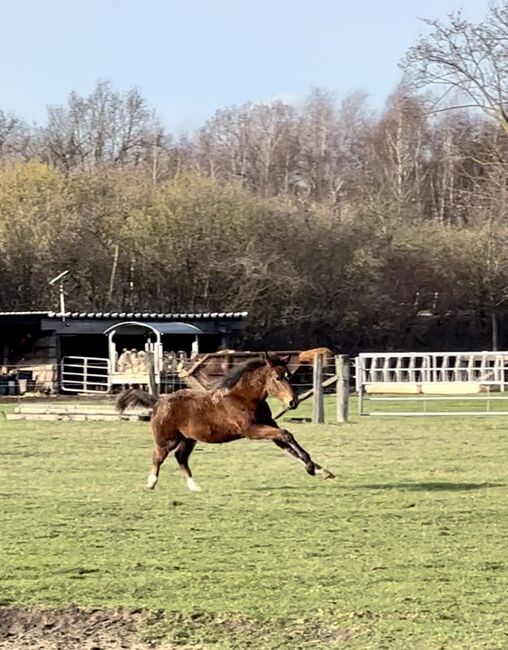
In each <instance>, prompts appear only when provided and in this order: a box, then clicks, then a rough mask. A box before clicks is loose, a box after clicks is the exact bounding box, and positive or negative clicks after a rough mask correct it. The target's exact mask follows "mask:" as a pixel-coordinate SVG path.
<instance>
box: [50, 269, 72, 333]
mask: <svg viewBox="0 0 508 650" xmlns="http://www.w3.org/2000/svg"><path fill="white" fill-rule="evenodd" d="M68 275H69V271H68V270H65V271H62V272H61V273H59V274H58V275H57V276H56V277H54V278H53V279H52V280H50V281H49V284H50V285H51V286H53V285H55V284H56V283H57V282H58V283H59V285H60V312H61V313H62V321H63V322H64V323H65V294H64V288H63V283H64V280H65V278H66V277H67V276H68Z"/></svg>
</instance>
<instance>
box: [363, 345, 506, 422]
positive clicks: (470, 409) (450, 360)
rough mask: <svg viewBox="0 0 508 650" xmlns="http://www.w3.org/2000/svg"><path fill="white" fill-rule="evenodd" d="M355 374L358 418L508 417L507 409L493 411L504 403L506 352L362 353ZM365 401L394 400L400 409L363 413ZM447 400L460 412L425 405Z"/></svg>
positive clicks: (365, 405)
mask: <svg viewBox="0 0 508 650" xmlns="http://www.w3.org/2000/svg"><path fill="white" fill-rule="evenodd" d="M355 371H356V390H357V393H358V411H359V415H508V411H507V410H506V406H505V408H504V409H503V410H501V409H499V408H497V405H501V404H502V402H503V400H504V401H505V404H506V400H508V394H507V393H505V390H506V388H507V387H508V351H504V352H427V353H415V352H401V353H396V352H388V353H362V354H360V355H359V356H358V357H357V358H356V359H355ZM368 402H377V403H380V402H384V403H389V402H396V403H398V405H399V406H402V407H403V409H397V410H395V409H389V410H388V411H383V410H367V403H368ZM447 402H449V403H455V404H457V406H458V407H459V408H460V409H461V410H456V409H453V410H452V411H450V410H448V411H446V410H441V409H438V408H433V409H432V410H431V409H430V408H429V407H428V405H429V403H434V404H435V407H437V406H438V404H439V403H441V404H442V405H443V406H447V404H446V403H447ZM461 402H462V404H460V405H459V403H461ZM408 403H412V404H413V407H414V405H415V404H418V403H419V405H420V408H421V410H418V411H414V410H412V409H408V408H407V404H408ZM475 403H476V404H475ZM477 404H481V405H484V406H485V409H484V410H477V409H476V405H477ZM473 405H475V406H473ZM495 405H496V406H495ZM461 407H462V408H461Z"/></svg>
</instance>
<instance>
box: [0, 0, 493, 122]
mask: <svg viewBox="0 0 508 650" xmlns="http://www.w3.org/2000/svg"><path fill="white" fill-rule="evenodd" d="M487 5H488V2H487V0H425V1H423V0H419V1H416V0H385V1H384V2H382V1H380V0H363V1H362V0H348V1H345V0H307V1H305V2H304V1H303V0H250V1H249V0H178V1H177V0H0V16H1V37H0V108H2V109H3V110H11V111H14V112H16V113H18V114H20V115H22V116H24V117H25V118H26V119H29V120H38V121H42V120H43V119H44V116H45V111H46V106H47V105H48V104H62V103H64V102H65V99H66V97H67V95H68V94H69V92H70V91H71V90H72V89H74V90H77V91H78V92H80V93H87V92H89V91H90V90H91V89H92V88H93V86H94V84H95V82H96V80H97V79H109V80H111V81H112V83H113V85H114V86H115V88H117V89H122V90H125V89H128V88H130V87H132V86H137V87H139V88H140V89H141V91H142V93H143V94H144V96H145V97H146V98H147V99H148V100H149V102H150V104H151V105H152V106H153V107H154V108H155V110H156V111H157V112H158V113H159V115H160V116H161V118H162V120H163V123H164V124H165V125H166V126H167V127H169V128H170V129H173V130H179V129H187V128H191V127H193V126H196V125H198V124H199V123H200V122H201V121H202V120H204V119H206V118H207V117H209V116H210V115H212V114H213V112H214V111H215V110H216V109H218V108H222V107H224V106H229V105H233V104H241V103H244V102H246V101H249V100H253V101H267V100H270V99H274V98H281V99H286V100H289V101H294V102H298V101H299V100H300V99H302V98H303V97H304V96H305V94H306V93H307V92H308V90H309V89H310V88H311V87H312V86H319V87H322V88H326V89H327V90H331V91H334V92H336V93H337V96H338V97H341V96H343V95H345V94H347V93H349V92H352V91H355V90H363V91H365V92H367V93H368V94H369V96H370V99H371V101H372V103H373V104H374V105H375V106H381V105H382V103H383V101H384V99H385V98H386V97H387V95H388V94H389V93H390V91H391V90H393V88H394V86H395V85H396V84H397V82H398V80H399V79H400V71H399V70H398V68H397V62H398V61H399V60H400V58H401V57H402V56H403V54H404V52H405V51H406V50H407V48H408V47H409V46H410V45H411V44H412V43H413V42H414V41H415V40H416V38H417V37H418V35H419V34H420V33H422V32H424V30H425V26H424V25H423V24H422V23H421V22H420V21H419V20H418V17H429V18H443V17H445V16H446V14H447V13H449V12H450V11H452V10H455V9H458V8H460V7H462V8H463V13H464V16H465V17H466V18H469V19H471V20H473V21H477V20H480V19H481V18H482V16H483V15H484V14H485V11H486V9H487Z"/></svg>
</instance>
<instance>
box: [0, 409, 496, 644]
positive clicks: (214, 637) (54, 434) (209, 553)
mask: <svg viewBox="0 0 508 650" xmlns="http://www.w3.org/2000/svg"><path fill="white" fill-rule="evenodd" d="M327 406H328V407H329V408H330V409H332V408H333V404H331V403H329V404H328V405H327ZM305 408H308V407H303V406H302V410H303V413H302V415H305V410H304V409H305ZM355 412H356V409H353V413H355ZM298 415H300V413H298ZM287 426H288V427H289V428H290V429H291V430H292V431H293V432H294V433H295V435H296V437H297V438H298V440H299V441H300V443H301V444H303V446H305V447H306V448H307V449H308V450H309V451H310V452H311V454H312V456H313V457H314V458H315V460H317V461H318V462H320V463H322V464H323V465H324V466H325V467H327V468H329V469H331V470H332V471H334V472H335V473H336V474H337V480H336V481H320V480H319V479H315V478H311V477H309V476H307V475H306V473H305V471H304V470H303V468H302V467H301V466H300V465H298V464H296V463H294V462H293V461H291V459H289V458H288V457H286V456H285V455H284V454H282V453H281V452H280V450H278V449H277V448H276V447H275V446H271V445H269V444H264V443H254V442H248V441H241V442H237V443H231V444H230V445H217V446H202V447H201V448H198V451H197V452H195V453H194V455H193V456H192V458H191V466H192V468H193V470H194V473H195V478H196V480H197V481H198V483H200V484H201V486H202V488H203V492H201V493H198V494H192V493H189V492H187V490H186V488H185V484H184V481H183V479H182V478H181V477H180V476H179V474H178V472H177V469H176V464H175V462H174V460H173V459H169V460H168V461H167V463H166V464H165V466H164V467H163V470H162V473H161V480H160V483H159V485H158V486H157V489H156V490H155V491H154V492H153V493H149V492H146V491H144V490H143V485H144V482H145V479H146V475H147V473H148V469H149V459H150V453H151V451H150V450H151V440H150V435H149V429H148V425H147V424H146V423H127V422H122V423H118V424H112V423H79V422H76V423H72V422H69V423H64V422H55V423H51V422H1V423H0V445H1V446H0V496H1V498H2V536H1V565H0V600H1V601H2V602H3V603H4V604H11V605H19V606H28V605H43V606H49V607H56V608H59V607H66V606H69V605H71V604H72V605H77V606H81V607H86V606H93V607H117V606H126V607H131V608H143V609H144V610H146V611H147V612H148V619H147V628H146V630H145V635H146V636H147V638H164V639H166V640H169V641H170V642H171V643H172V644H173V646H176V647H178V646H184V645H185V646H186V647H187V648H189V647H190V648H191V647H196V648H197V647H200V648H206V649H208V648H238V649H240V648H252V647H255V648H257V649H267V650H268V649H270V650H272V649H275V648H281V649H282V648H288V649H289V648H292V649H295V648H307V647H308V648H334V647H343V646H344V647H348V648H351V649H370V648H373V649H374V648H375V649H378V648H379V649H381V648H390V649H392V648H393V649H401V650H402V649H408V648H415V649H417V648H421V649H425V650H426V649H436V650H437V649H438V648H446V649H457V650H458V649H461V650H462V649H464V648H471V649H474V650H478V649H482V648H484V649H485V650H487V649H488V650H495V649H499V650H500V649H502V648H508V614H507V609H508V608H507V606H506V605H507V598H506V594H507V593H508V553H507V549H508V499H507V486H508V469H507V463H506V458H507V455H508V419H506V418H502V417H491V418H459V417H455V418H452V417H444V418H429V419H423V418H422V419H419V418H417V419H413V418H411V419H402V418H400V419H395V418H389V417H386V418H379V419H375V418H373V417H372V418H362V419H359V418H357V417H356V416H353V418H352V423H351V424H348V425H345V426H342V427H340V426H338V425H326V426H313V425H308V424H295V423H289V422H288V423H287Z"/></svg>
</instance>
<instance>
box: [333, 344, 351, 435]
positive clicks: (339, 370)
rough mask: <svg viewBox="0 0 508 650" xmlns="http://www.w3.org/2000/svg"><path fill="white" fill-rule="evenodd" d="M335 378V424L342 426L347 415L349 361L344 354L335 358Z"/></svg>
mask: <svg viewBox="0 0 508 650" xmlns="http://www.w3.org/2000/svg"><path fill="white" fill-rule="evenodd" d="M335 375H336V377H337V422H339V423H341V424H343V423H345V422H347V421H348V415H349V359H348V357H347V356H346V355H345V354H338V355H337V356H336V357H335Z"/></svg>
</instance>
